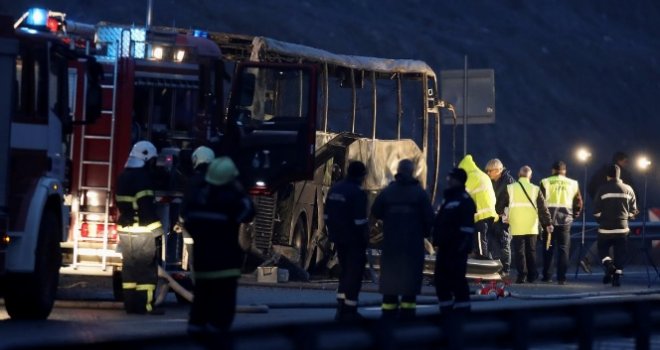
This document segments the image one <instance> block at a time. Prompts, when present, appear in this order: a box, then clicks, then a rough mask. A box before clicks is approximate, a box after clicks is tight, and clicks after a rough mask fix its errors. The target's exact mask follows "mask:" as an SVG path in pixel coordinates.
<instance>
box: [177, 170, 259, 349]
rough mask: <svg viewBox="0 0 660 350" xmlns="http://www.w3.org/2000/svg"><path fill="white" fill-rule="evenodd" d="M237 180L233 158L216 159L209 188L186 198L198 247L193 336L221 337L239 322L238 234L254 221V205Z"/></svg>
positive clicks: (188, 227) (190, 329)
mask: <svg viewBox="0 0 660 350" xmlns="http://www.w3.org/2000/svg"><path fill="white" fill-rule="evenodd" d="M237 176H238V170H237V169H236V166H235V164H234V162H233V161H232V160H231V159H230V158H229V157H220V158H217V159H215V160H213V162H211V164H209V167H208V170H207V171H206V176H205V181H204V183H202V184H200V185H199V186H197V188H195V189H192V190H191V191H190V192H189V193H187V196H186V197H184V202H185V203H186V205H185V206H184V208H185V210H184V211H183V212H182V216H183V219H184V225H185V228H186V230H187V231H188V232H189V233H190V235H191V236H192V238H193V240H194V241H195V244H194V245H193V250H194V256H195V260H194V262H193V270H194V273H193V278H194V280H195V288H194V295H195V298H194V300H193V305H192V308H191V309H190V318H189V321H188V333H189V334H191V335H193V336H200V335H208V334H222V333H224V332H226V331H228V330H229V328H230V327H231V324H232V322H233V320H234V314H235V310H236V289H237V287H238V278H239V277H240V275H241V270H240V268H241V265H242V263H243V250H242V249H241V248H240V246H239V245H238V230H239V226H240V224H241V223H247V222H250V221H251V220H252V218H253V217H254V205H253V203H252V200H251V199H250V197H249V196H248V195H247V193H245V191H244V190H243V188H242V187H241V185H240V184H239V183H238V182H237V181H236V177H237Z"/></svg>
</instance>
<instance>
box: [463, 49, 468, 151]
mask: <svg viewBox="0 0 660 350" xmlns="http://www.w3.org/2000/svg"><path fill="white" fill-rule="evenodd" d="M463 89H464V90H463V157H465V155H467V116H468V56H467V55H465V66H464V71H463Z"/></svg>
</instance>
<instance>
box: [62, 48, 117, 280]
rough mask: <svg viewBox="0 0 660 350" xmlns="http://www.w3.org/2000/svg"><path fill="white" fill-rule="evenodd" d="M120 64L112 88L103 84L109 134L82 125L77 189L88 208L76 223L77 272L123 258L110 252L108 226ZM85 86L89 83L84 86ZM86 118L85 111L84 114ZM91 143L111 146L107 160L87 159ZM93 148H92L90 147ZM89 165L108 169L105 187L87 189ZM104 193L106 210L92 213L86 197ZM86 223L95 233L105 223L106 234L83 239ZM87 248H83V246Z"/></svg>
mask: <svg viewBox="0 0 660 350" xmlns="http://www.w3.org/2000/svg"><path fill="white" fill-rule="evenodd" d="M118 64H119V59H118V58H117V59H115V61H114V69H113V77H112V85H107V84H103V85H101V88H102V89H103V90H110V89H111V90H112V106H111V107H110V109H104V110H102V112H101V113H102V115H105V116H109V117H110V128H109V129H110V130H109V134H104V135H102V134H92V133H90V132H89V130H87V126H86V125H82V127H81V141H80V160H81V166H80V168H79V172H78V189H79V203H80V204H82V203H85V204H86V205H85V206H82V205H81V206H80V210H79V211H78V221H77V223H76V229H75V231H74V242H73V259H72V260H73V263H72V267H73V268H74V269H77V268H78V267H79V266H88V267H100V268H101V269H102V270H103V271H105V270H106V268H107V266H108V258H109V257H118V258H119V257H121V253H119V252H116V251H115V250H113V249H109V240H110V237H109V230H108V227H109V223H108V218H109V216H110V203H111V200H112V198H111V197H112V193H111V184H112V163H113V160H114V136H115V122H116V120H115V119H116V113H115V109H116V104H117V89H116V86H117V75H118V74H117V73H118V72H117V71H118ZM85 85H86V84H85ZM83 115H84V112H83ZM88 141H92V142H93V141H97V142H98V141H100V142H107V143H108V149H109V151H108V156H107V160H105V159H104V160H98V159H96V160H92V159H88V158H86V152H85V148H86V146H89V145H87V143H88ZM90 148H91V147H90ZM89 166H102V167H107V179H106V182H105V186H88V185H87V184H86V183H85V181H84V178H85V176H86V175H87V174H85V172H84V171H83V169H85V168H89ZM92 191H93V192H96V193H100V192H105V203H104V205H103V206H100V207H101V208H103V210H95V211H92V210H90V209H89V208H90V206H89V205H87V204H88V202H89V199H88V198H87V195H88V193H90V192H92ZM88 215H89V216H91V215H96V216H97V219H96V221H93V220H89V217H87V216H88ZM83 222H87V224H88V228H89V231H88V232H91V231H93V230H92V229H91V227H92V226H93V227H94V228H95V227H97V224H99V223H102V224H103V234H102V236H101V237H98V236H95V237H83V235H82V224H83ZM89 243H91V246H92V247H94V248H87V246H89V245H90V244H89ZM99 243H100V245H101V248H98V244H99ZM83 245H84V247H83ZM83 255H84V256H98V257H100V258H101V259H100V261H99V262H95V261H92V262H87V261H85V262H81V261H80V256H83Z"/></svg>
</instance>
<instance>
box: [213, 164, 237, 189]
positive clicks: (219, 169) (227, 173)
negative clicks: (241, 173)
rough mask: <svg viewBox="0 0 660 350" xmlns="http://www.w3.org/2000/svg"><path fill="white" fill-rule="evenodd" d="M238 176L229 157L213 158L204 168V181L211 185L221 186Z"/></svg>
mask: <svg viewBox="0 0 660 350" xmlns="http://www.w3.org/2000/svg"><path fill="white" fill-rule="evenodd" d="M236 176H238V169H236V165H235V164H234V161H232V160H231V158H229V157H220V158H216V159H214V160H213V161H212V162H211V164H209V168H208V170H206V177H205V179H206V182H208V183H210V184H211V185H216V186H221V185H225V184H228V183H230V182H232V181H234V179H235V178H236Z"/></svg>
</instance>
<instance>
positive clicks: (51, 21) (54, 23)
mask: <svg viewBox="0 0 660 350" xmlns="http://www.w3.org/2000/svg"><path fill="white" fill-rule="evenodd" d="M46 27H48V30H50V31H51V32H53V33H57V30H58V29H59V28H60V22H59V21H58V20H56V19H55V18H53V17H48V21H47V22H46Z"/></svg>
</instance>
